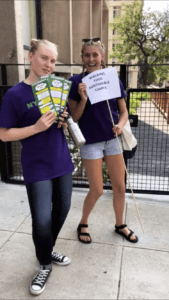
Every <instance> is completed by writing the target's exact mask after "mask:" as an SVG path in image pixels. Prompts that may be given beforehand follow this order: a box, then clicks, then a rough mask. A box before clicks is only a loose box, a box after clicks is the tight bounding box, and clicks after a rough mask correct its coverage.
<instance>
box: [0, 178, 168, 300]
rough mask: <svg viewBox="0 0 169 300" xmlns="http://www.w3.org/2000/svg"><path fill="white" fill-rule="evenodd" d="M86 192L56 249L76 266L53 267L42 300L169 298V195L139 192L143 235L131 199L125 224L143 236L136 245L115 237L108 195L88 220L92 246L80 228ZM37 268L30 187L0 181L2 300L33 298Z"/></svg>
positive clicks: (77, 195)
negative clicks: (79, 237) (80, 237)
mask: <svg viewBox="0 0 169 300" xmlns="http://www.w3.org/2000/svg"><path fill="white" fill-rule="evenodd" d="M86 192H87V190H85V189H83V190H81V189H75V188H74V190H73V195H72V206H71V210H70V212H69V215H68V218H67V220H66V222H65V224H64V227H63V229H62V231H61V233H60V235H59V238H58V241H57V245H56V250H58V251H60V252H61V253H64V254H66V255H68V256H70V257H71V259H72V262H71V264H70V265H69V266H65V267H60V266H57V265H54V266H53V272H52V274H51V276H50V277H49V280H48V283H47V285H46V289H45V291H44V293H42V294H41V295H40V296H38V299H124V300H126V299H134V300H136V299H142V300H143V299H146V300H147V299H158V300H159V299H160V300H161V299H165V300H166V299H169V281H168V278H169V238H168V237H169V226H168V216H169V197H168V196H157V195H138V194H136V200H137V203H138V208H139V211H140V215H141V218H142V222H143V226H144V229H145V234H143V233H142V231H141V227H140V224H139V221H138V218H137V215H136V210H135V206H134V204H133V200H132V199H131V196H130V194H127V195H126V207H125V222H127V224H128V226H129V228H132V229H133V230H134V231H135V232H136V233H137V235H138V236H139V242H138V243H137V244H136V245H135V244H131V243H129V242H127V241H126V240H123V238H122V237H120V236H118V235H116V234H115V233H114V223H115V219H114V214H113V212H112V193H111V192H110V191H105V192H104V194H103V196H102V197H101V198H100V200H99V201H98V203H97V204H96V206H95V209H94V211H93V213H92V216H91V218H90V222H89V229H90V234H91V236H92V239H93V243H92V244H90V245H84V244H82V243H80V242H79V241H78V240H77V235H76V228H77V225H78V222H79V220H80V216H81V210H82V205H83V199H84V197H85V195H86ZM36 267H38V262H37V260H36V257H35V253H34V246H33V242H32V237H31V218H30V214H29V207H28V202H27V196H26V191H25V187H24V186H17V185H9V184H4V183H2V182H0V299H3V300H4V299H11V300H14V299H32V298H34V296H32V295H31V294H30V293H29V284H30V282H31V280H32V277H33V276H34V274H35V273H36V270H35V268H36Z"/></svg>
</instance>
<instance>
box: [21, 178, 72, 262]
mask: <svg viewBox="0 0 169 300" xmlns="http://www.w3.org/2000/svg"><path fill="white" fill-rule="evenodd" d="M26 189H27V194H28V199H29V205H30V210H31V215H32V229H33V232H32V236H33V241H34V245H35V249H36V256H37V259H38V260H39V262H40V264H41V265H47V264H50V263H51V262H52V259H51V252H52V250H53V246H54V245H55V242H56V239H57V236H58V234H59V232H60V230H61V228H62V226H63V224H64V221H65V219H66V217H67V214H68V212H69V209H70V203H71V194H72V173H68V174H66V175H63V176H61V177H56V178H54V179H49V180H44V181H38V182H34V183H29V184H26Z"/></svg>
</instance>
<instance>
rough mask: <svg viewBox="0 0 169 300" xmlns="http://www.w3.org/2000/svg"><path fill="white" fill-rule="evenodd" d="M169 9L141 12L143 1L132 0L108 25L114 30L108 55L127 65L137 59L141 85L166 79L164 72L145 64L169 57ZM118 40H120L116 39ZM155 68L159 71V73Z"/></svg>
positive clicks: (165, 60)
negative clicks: (112, 44) (161, 78)
mask: <svg viewBox="0 0 169 300" xmlns="http://www.w3.org/2000/svg"><path fill="white" fill-rule="evenodd" d="M168 19H169V10H167V11H166V12H164V13H159V12H150V11H147V12H144V11H143V3H142V1H137V0H134V1H133V3H132V4H131V5H126V4H122V6H121V16H117V17H116V18H115V20H114V22H113V23H110V27H111V28H112V29H114V30H115V31H116V32H117V35H116V36H114V37H113V40H114V41H115V40H116V43H114V47H113V49H112V53H111V54H110V56H109V57H110V58H112V57H116V58H118V61H119V62H121V63H125V64H128V63H130V62H131V60H134V59H136V61H137V63H138V64H140V65H141V68H140V73H141V79H142V86H146V85H147V84H149V83H150V81H151V80H152V81H154V80H155V79H158V78H159V76H161V74H162V77H163V80H164V79H165V78H167V72H166V73H165V69H163V70H164V71H162V69H159V68H155V69H154V67H153V66H151V67H149V66H148V65H152V64H159V63H160V64H162V63H166V62H167V61H168V60H169V47H168V41H169V22H168ZM117 41H119V43H118V42H117ZM158 69H159V70H160V72H159V73H158Z"/></svg>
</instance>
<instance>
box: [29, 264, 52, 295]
mask: <svg viewBox="0 0 169 300" xmlns="http://www.w3.org/2000/svg"><path fill="white" fill-rule="evenodd" d="M50 273H51V270H49V269H45V268H44V267H43V266H40V269H39V272H38V274H36V275H35V277H34V278H33V281H32V283H31V285H30V292H31V293H32V294H33V295H40V294H41V293H42V292H43V291H44V289H45V285H46V281H47V280H48V277H49V275H50Z"/></svg>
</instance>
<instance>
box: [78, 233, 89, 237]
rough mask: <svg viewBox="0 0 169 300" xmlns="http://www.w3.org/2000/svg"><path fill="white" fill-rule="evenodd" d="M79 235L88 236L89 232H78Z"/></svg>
mask: <svg viewBox="0 0 169 300" xmlns="http://www.w3.org/2000/svg"><path fill="white" fill-rule="evenodd" d="M81 235H85V236H89V237H90V234H89V233H88V232H79V236H81Z"/></svg>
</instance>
